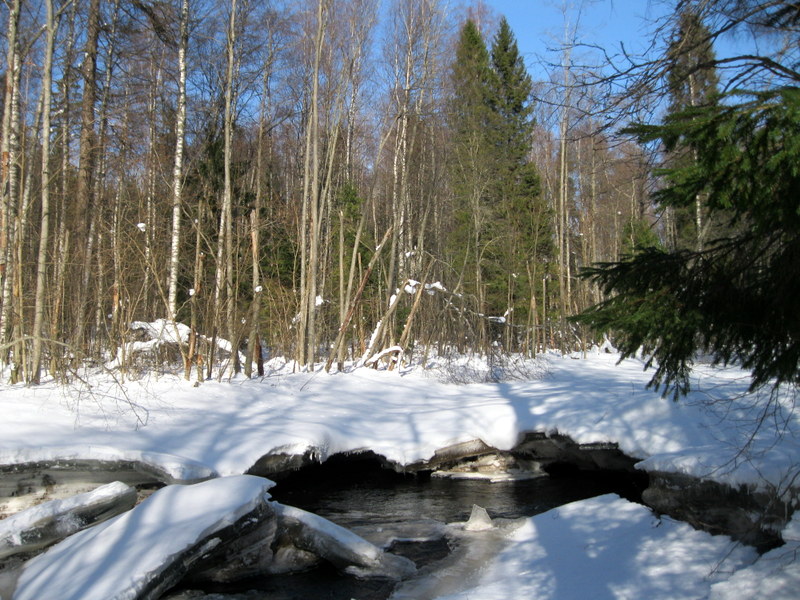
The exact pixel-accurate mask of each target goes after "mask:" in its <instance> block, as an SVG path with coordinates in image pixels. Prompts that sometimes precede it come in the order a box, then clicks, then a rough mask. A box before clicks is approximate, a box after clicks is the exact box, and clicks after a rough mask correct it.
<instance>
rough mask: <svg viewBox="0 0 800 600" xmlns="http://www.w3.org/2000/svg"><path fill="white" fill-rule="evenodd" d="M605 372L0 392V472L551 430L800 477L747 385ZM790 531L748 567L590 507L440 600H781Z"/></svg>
mask: <svg viewBox="0 0 800 600" xmlns="http://www.w3.org/2000/svg"><path fill="white" fill-rule="evenodd" d="M616 362H617V357H616V356H614V355H609V354H604V353H594V354H589V355H588V356H586V357H585V358H579V357H560V356H548V357H547V358H546V359H541V360H540V362H539V363H538V366H536V367H535V368H534V369H532V371H537V372H538V373H539V376H538V377H536V378H533V379H529V380H514V381H506V382H502V383H476V384H469V385H457V384H453V383H442V381H441V378H439V379H437V378H436V377H434V376H433V373H434V372H435V371H434V370H427V371H422V370H403V371H399V372H398V371H393V372H388V371H381V370H378V371H375V370H371V369H363V368H362V369H356V370H353V371H351V372H347V373H334V374H327V373H324V372H322V371H318V372H314V373H294V374H292V373H291V368H290V366H289V365H285V364H283V363H280V362H273V363H270V364H269V365H268V369H269V370H268V374H267V376H266V377H264V378H261V379H253V380H244V379H234V380H233V381H231V382H222V383H219V382H204V383H203V384H202V385H200V386H199V387H194V386H193V385H192V384H191V383H188V382H185V381H182V380H180V379H178V378H173V377H160V378H156V377H151V378H148V379H144V380H140V381H136V382H128V383H125V384H124V385H119V384H118V382H117V381H115V380H112V379H102V378H97V379H93V380H92V386H91V388H88V387H83V388H81V389H78V388H75V387H73V388H60V387H57V386H55V385H42V386H38V387H31V388H24V387H3V388H1V389H0V407H1V408H2V413H3V417H4V418H3V419H2V421H0V464H3V463H9V462H27V461H35V460H40V459H49V458H53V457H56V456H61V455H64V456H67V457H70V458H92V457H95V456H99V457H101V458H103V457H108V456H109V455H118V456H124V457H132V458H135V459H136V460H145V461H150V462H152V463H153V464H157V465H161V466H162V467H163V468H164V469H165V470H167V471H168V472H170V473H172V474H173V475H174V476H176V478H178V479H180V475H181V474H182V473H185V474H187V476H191V475H192V474H197V473H204V472H208V473H210V472H212V471H213V472H216V473H217V474H219V475H221V476H226V475H236V474H240V473H243V472H244V471H245V470H247V469H248V468H249V467H250V466H252V465H253V464H254V463H255V462H256V460H257V459H258V458H260V457H261V456H262V455H264V454H266V453H268V452H291V453H302V452H303V451H305V450H306V449H309V448H313V449H315V451H317V452H318V453H319V454H320V458H322V459H324V458H326V457H327V456H330V455H332V454H334V453H337V452H346V451H351V450H358V449H370V450H373V451H374V452H376V453H378V454H381V455H383V456H385V457H386V458H388V459H390V460H392V461H395V462H397V463H399V464H410V463H413V462H415V461H417V460H422V459H429V458H431V457H432V456H433V453H434V452H435V451H436V450H437V449H440V448H443V447H446V446H448V445H451V444H454V443H458V442H464V441H469V440H473V439H481V440H483V441H484V442H486V443H487V444H489V445H491V446H494V447H497V448H500V449H508V448H511V447H513V446H514V445H515V444H516V443H517V441H518V439H519V435H520V433H521V432H525V431H546V432H556V431H558V432H560V433H563V434H566V435H569V436H570V437H572V438H573V439H574V440H575V441H577V442H579V443H588V442H607V441H613V442H617V443H618V444H619V446H620V448H621V449H622V450H623V451H624V452H625V453H627V454H628V455H630V456H634V457H637V458H641V459H643V462H642V463H640V464H641V466H642V467H643V468H647V469H655V470H666V471H678V472H683V473H689V474H692V475H697V476H701V477H710V478H713V479H716V480H719V481H723V482H728V483H732V484H741V483H747V484H753V485H755V486H759V487H762V488H767V487H777V488H779V489H782V490H783V489H785V488H786V485H787V482H788V481H790V479H791V477H792V476H793V475H794V474H795V473H796V472H797V470H798V463H799V462H800V460H798V457H800V419H798V417H797V416H796V415H795V414H794V413H793V412H792V408H793V397H791V396H787V397H784V398H782V399H779V401H778V402H772V403H771V404H770V406H771V407H772V409H774V410H771V411H770V412H768V413H764V411H763V410H762V407H763V406H764V405H765V404H767V402H766V401H767V397H754V396H752V395H748V394H746V390H747V386H748V383H749V379H748V377H747V374H746V373H744V372H742V371H739V370H736V369H725V370H716V369H712V368H710V367H704V366H699V367H697V368H696V369H695V384H696V389H697V391H695V392H693V393H692V394H691V395H690V396H689V397H688V398H687V399H685V400H682V401H680V402H678V403H674V402H672V401H671V400H669V399H665V398H662V397H660V396H659V395H658V394H657V393H655V392H653V391H651V390H647V389H645V385H646V383H647V381H648V380H649V378H650V373H646V372H643V370H642V363H641V362H640V361H637V360H628V361H625V362H623V363H622V364H619V365H617V364H616ZM450 369H451V373H452V369H453V367H452V365H451V366H450ZM439 373H441V372H439ZM757 423H761V427H760V428H756V427H755V425H756V424H757ZM743 447H744V448H746V451H745V452H742V451H741V450H742V448H743ZM162 463H164V464H162ZM189 478H190V477H189ZM487 485H490V484H488V483H487ZM799 532H800V525H798V524H797V523H795V522H793V523H792V524H790V526H789V527H788V528H787V529H786V531H785V532H784V539H786V540H787V542H789V544H787V546H785V547H783V548H779V549H777V550H775V551H773V553H770V554H768V555H765V556H762V557H761V558H760V559H758V560H757V561H756V562H755V563H754V564H752V566H748V565H749V564H750V563H753V561H754V560H755V556H754V555H753V554H752V552H749V551H746V550H742V549H737V548H735V547H734V545H732V544H731V542H730V541H729V540H727V539H726V538H712V536H709V535H707V534H704V533H700V532H694V531H692V530H691V529H690V528H688V526H686V525H685V524H680V523H674V522H671V521H668V520H666V519H665V520H661V521H659V520H657V519H655V518H654V517H653V516H652V515H651V514H650V513H649V512H648V511H647V510H645V509H644V508H642V507H639V506H636V505H630V504H629V503H627V502H626V501H623V500H620V499H618V498H612V497H604V498H602V499H595V500H592V501H585V502H581V503H576V504H575V505H569V506H568V507H562V508H560V509H557V510H556V511H551V512H549V513H545V515H539V516H537V517H534V518H532V519H529V520H528V521H527V522H526V523H525V524H524V525H523V526H522V527H520V528H519V529H517V530H515V532H514V533H511V534H509V538H508V546H507V547H506V549H505V550H503V551H502V552H501V553H500V555H498V556H497V557H495V559H494V560H492V561H490V563H489V564H487V565H486V566H485V568H484V569H483V570H482V571H481V573H480V574H479V577H478V579H477V580H476V581H473V582H471V583H470V585H471V586H473V587H472V588H471V589H470V590H468V591H463V592H460V593H456V594H455V595H454V596H452V597H454V598H470V597H476V598H477V597H480V598H495V599H498V600H499V599H502V598H517V597H527V596H529V595H530V594H531V591H532V590H535V591H536V594H537V596H536V597H545V598H583V597H596V598H639V597H664V598H666V597H671V598H703V597H714V598H718V599H722V598H734V597H735V598H741V597H743V596H742V594H741V593H740V591H741V590H742V589H745V588H746V589H752V591H753V594H752V595H751V594H746V596H747V597H759V596H758V594H759V593H761V594H763V595H764V597H767V596H768V597H769V598H770V599H771V600H776V599H777V598H781V597H785V598H790V597H791V598H796V597H798V596H800V592H798V591H797V590H798V589H800V587H799V586H798V581H799V580H800V568H798V567H797V566H795V563H794V562H791V561H790V563H789V565H788V566H785V565H784V563H783V562H781V560H782V559H784V558H786V557H787V556H788V557H791V556H792V552H793V549H794V550H796V549H797V544H798V543H799V542H800V540H798V537H800V536H798V535H797V534H798V533H799ZM790 540H794V542H791V541H790ZM792 543H794V546H791V544H792ZM687 573H691V576H688V575H687V576H686V577H682V576H681V575H680V574H687ZM762 580H763V581H767V580H768V581H769V586H767V585H764V584H762ZM581 582H583V583H581ZM474 586H478V587H474ZM589 588H591V590H589ZM598 590H600V591H601V593H600V594H599V595H598ZM656 590H660V591H659V592H658V593H657V592H656ZM453 593H455V592H453ZM659 594H661V595H659ZM781 594H783V595H781ZM448 597H449V596H448Z"/></svg>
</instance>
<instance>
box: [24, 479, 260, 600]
mask: <svg viewBox="0 0 800 600" xmlns="http://www.w3.org/2000/svg"><path fill="white" fill-rule="evenodd" d="M272 485H273V483H272V482H271V481H269V480H266V479H262V478H260V477H253V476H250V475H240V476H236V477H222V478H219V479H212V480H210V481H206V482H203V483H198V484H195V485H190V486H181V485H173V486H168V487H165V488H162V489H161V490H159V491H157V492H155V493H154V494H153V495H152V496H150V497H149V498H148V499H147V500H145V501H144V502H142V503H141V504H140V505H139V506H137V507H136V508H135V509H133V510H131V511H129V512H127V513H125V514H123V515H119V516H118V517H115V518H114V519H111V520H109V521H106V522H104V523H102V524H100V525H96V526H95V527H92V528H91V529H86V530H84V531H81V532H80V533H77V534H75V535H73V536H71V537H69V538H67V539H66V540H64V541H62V542H61V543H59V544H56V545H55V546H53V547H52V548H50V549H48V550H47V551H46V552H44V553H43V554H40V555H39V556H37V557H36V558H34V559H32V560H30V561H29V562H27V563H26V564H25V567H24V568H23V569H22V572H21V574H20V577H19V579H18V581H17V586H16V590H15V591H14V594H13V596H11V598H13V600H155V599H157V598H159V597H160V596H161V595H162V594H163V593H164V592H165V591H166V590H168V589H169V588H171V587H173V586H174V585H175V584H176V583H177V582H179V581H180V580H181V579H182V578H183V577H184V575H185V574H186V573H187V571H189V570H190V569H191V567H192V565H193V564H195V563H196V562H197V561H198V560H199V559H201V558H202V557H204V556H206V555H208V554H209V553H211V552H213V550H214V549H215V548H216V547H217V546H220V545H223V544H225V543H226V542H227V541H230V540H232V539H236V538H238V537H241V536H245V535H247V534H248V533H250V532H251V531H252V530H253V529H256V528H257V527H258V526H259V524H260V523H261V522H262V521H263V520H264V519H265V518H269V517H270V516H271V514H272V508H271V504H270V503H269V502H268V498H269V496H268V493H267V490H269V488H270V487H272Z"/></svg>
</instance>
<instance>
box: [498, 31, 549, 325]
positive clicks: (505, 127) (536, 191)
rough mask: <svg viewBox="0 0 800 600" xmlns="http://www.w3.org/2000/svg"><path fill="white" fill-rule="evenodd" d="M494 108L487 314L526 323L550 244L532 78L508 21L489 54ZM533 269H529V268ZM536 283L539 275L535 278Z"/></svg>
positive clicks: (499, 32)
mask: <svg viewBox="0 0 800 600" xmlns="http://www.w3.org/2000/svg"><path fill="white" fill-rule="evenodd" d="M491 66H492V71H493V73H494V77H493V78H492V79H491V83H492V88H491V90H490V107H491V109H492V122H493V129H492V132H491V134H492V142H493V147H494V153H495V156H494V162H493V164H494V167H495V171H494V181H493V187H492V193H493V196H494V199H495V202H494V203H493V206H494V211H493V215H492V220H491V224H492V233H493V235H492V237H493V238H494V239H495V240H496V242H495V244H493V252H492V253H491V255H490V257H491V258H492V259H493V266H494V267H495V268H494V273H493V277H492V279H491V281H489V282H488V284H487V285H488V286H489V290H488V294H487V295H488V304H489V309H490V310H492V311H493V312H494V313H496V314H503V313H508V315H507V316H510V317H516V321H517V322H523V323H524V322H525V321H526V318H525V317H526V312H527V310H528V307H529V306H530V299H529V296H530V293H531V282H530V281H529V280H528V273H529V272H531V273H535V271H536V265H537V264H538V259H540V258H541V255H542V254H543V253H544V252H546V249H547V248H548V246H549V241H550V232H549V229H548V226H547V224H548V223H549V219H548V217H547V210H546V207H544V206H543V198H542V197H541V195H540V186H539V176H538V172H537V170H536V168H535V167H534V165H533V164H532V162H531V159H530V155H531V148H532V145H533V126H534V121H533V116H532V113H533V104H532V98H531V93H532V88H533V84H532V81H531V77H530V75H529V74H528V72H527V69H526V68H525V63H524V61H523V59H522V55H521V54H520V53H519V49H518V47H517V42H516V39H515V38H514V34H513V33H512V31H511V28H510V27H509V25H508V21H506V19H505V18H503V19H501V21H500V26H499V28H498V31H497V33H496V35H495V37H494V40H493V43H492V50H491ZM529 267H531V268H529ZM533 279H534V281H538V279H539V278H538V276H534V278H533Z"/></svg>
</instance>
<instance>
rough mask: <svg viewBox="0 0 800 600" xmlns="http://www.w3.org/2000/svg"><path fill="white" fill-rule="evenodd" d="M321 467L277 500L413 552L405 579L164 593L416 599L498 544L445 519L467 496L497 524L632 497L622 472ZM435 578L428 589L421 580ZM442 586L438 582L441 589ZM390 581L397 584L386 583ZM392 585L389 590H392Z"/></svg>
mask: <svg viewBox="0 0 800 600" xmlns="http://www.w3.org/2000/svg"><path fill="white" fill-rule="evenodd" d="M347 467H348V468H346V469H344V470H342V467H337V466H336V465H335V464H334V465H329V466H328V467H324V466H323V468H320V467H316V468H313V469H310V470H306V471H304V472H301V473H299V474H297V475H296V476H293V477H290V478H288V479H287V480H285V481H282V482H280V483H279V484H278V486H277V487H276V488H274V489H273V490H272V496H273V498H274V499H275V500H277V501H278V502H281V503H283V504H288V505H291V506H297V507H299V508H302V509H304V510H307V511H311V512H314V513H316V514H318V515H320V516H323V517H325V518H327V519H330V520H331V521H333V522H335V523H337V524H338V525H341V526H343V527H347V528H348V529H351V530H352V531H354V532H355V533H357V534H359V535H360V536H362V537H363V538H365V539H367V540H369V541H371V542H372V543H374V544H376V545H378V546H381V547H384V548H385V549H387V550H389V551H391V552H394V553H396V554H400V555H403V556H406V557H407V558H410V559H411V560H413V561H414V562H415V563H416V565H417V568H418V570H419V574H418V576H417V577H416V578H415V580H412V581H410V582H404V583H403V584H401V585H400V586H399V587H397V584H396V582H394V581H388V580H384V579H367V580H360V579H356V578H354V577H350V576H347V575H343V574H341V573H339V572H337V571H336V569H334V568H333V567H331V566H329V565H324V564H323V565H322V566H319V567H317V568H315V569H313V570H310V571H305V572H303V573H298V574H294V575H290V576H272V577H269V578H259V579H253V580H248V581H243V582H238V583H236V584H235V585H230V584H228V585H225V586H216V587H213V586H211V587H208V588H206V589H205V590H203V591H202V592H200V591H184V592H181V594H179V595H175V596H170V597H169V598H170V600H190V599H191V600H194V599H195V598H197V599H198V600H200V599H203V600H309V599H319V600H351V599H353V598H357V599H358V600H385V599H388V598H390V597H391V598H393V600H406V599H411V598H413V599H414V600H424V598H429V597H435V596H437V595H441V594H442V593H444V592H447V591H449V590H448V589H447V587H446V586H447V585H448V584H447V581H448V578H449V580H451V581H452V583H453V584H454V585H458V584H463V581H464V577H466V576H468V575H469V574H470V573H471V572H474V571H475V567H476V565H475V564H470V563H471V562H476V561H481V560H485V559H487V558H489V557H490V556H491V555H492V554H494V553H495V552H497V551H499V549H500V548H501V547H502V543H503V541H502V540H503V537H504V536H503V534H502V532H501V531H495V532H494V533H492V532H486V533H484V532H477V533H476V534H472V533H465V532H463V531H461V530H460V529H459V528H458V527H451V526H448V524H452V523H457V522H463V521H466V520H468V519H469V516H470V513H471V510H472V506H473V504H477V505H478V506H481V507H484V508H485V509H486V510H487V511H488V513H489V515H490V516H491V517H492V519H493V520H495V519H496V523H497V524H499V525H500V527H501V529H502V527H504V526H511V525H512V524H511V523H510V522H511V521H512V520H514V519H519V518H521V517H530V516H533V515H535V514H539V513H542V512H545V511H547V510H550V509H551V508H555V507H556V506H561V505H563V504H566V503H569V502H573V501H576V500H580V499H584V498H589V497H593V496H597V495H600V494H605V493H609V492H616V493H618V494H620V495H624V496H627V497H629V498H634V499H635V498H636V496H637V494H638V492H639V491H640V490H637V489H636V484H635V482H632V481H631V480H630V479H629V478H628V479H626V478H622V479H620V478H619V477H613V476H610V475H607V474H606V475H603V474H596V475H591V476H587V475H583V474H581V475H579V474H576V473H562V474H560V475H557V476H553V477H540V478H537V479H530V480H525V481H516V482H503V483H490V482H488V481H483V480H452V479H438V478H420V477H411V476H408V477H399V476H396V475H395V474H393V473H389V472H387V471H382V470H380V469H378V468H372V467H371V466H370V465H366V464H360V465H353V464H349V465H347ZM432 581H433V582H437V583H436V587H432V585H430V582H432ZM442 586H445V587H444V589H442ZM396 587H397V589H395V588H396ZM393 593H394V596H393Z"/></svg>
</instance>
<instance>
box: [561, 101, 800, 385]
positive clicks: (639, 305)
mask: <svg viewBox="0 0 800 600" xmlns="http://www.w3.org/2000/svg"><path fill="white" fill-rule="evenodd" d="M634 131H635V132H636V133H637V134H638V136H639V138H640V140H641V141H642V142H650V141H654V140H661V141H662V142H663V143H664V145H665V146H666V148H667V150H671V149H672V148H674V147H675V146H676V144H678V143H683V144H686V145H688V147H690V148H691V149H692V150H693V151H694V152H695V155H696V157H697V160H696V161H694V162H692V163H690V164H687V165H681V166H679V167H675V168H671V169H666V170H664V171H663V172H662V175H663V176H664V178H665V181H666V186H665V187H664V188H663V189H661V190H660V191H659V192H658V193H657V194H656V199H657V200H658V202H660V203H661V204H663V205H666V206H674V207H685V206H689V205H690V204H692V203H694V202H695V199H696V198H697V197H698V195H701V196H702V197H703V198H704V199H705V206H706V208H707V210H708V211H709V212H710V213H712V214H724V215H726V218H727V219H728V220H729V225H731V227H732V229H731V230H730V231H731V232H732V233H730V234H729V235H727V236H726V237H722V238H718V239H715V240H712V241H709V243H708V244H706V246H705V247H704V248H703V250H702V251H697V250H676V251H673V252H667V251H664V250H660V249H656V248H649V249H646V250H644V251H643V252H641V253H639V254H637V255H635V256H632V257H629V259H628V260H624V261H621V262H616V263H606V264H601V265H598V266H596V267H594V268H592V269H589V270H587V271H586V272H585V273H584V276H586V277H589V278H591V279H593V280H594V281H596V282H597V283H598V284H599V285H600V286H601V287H602V288H603V290H604V292H605V293H606V294H607V296H608V299H607V300H606V301H605V302H602V303H600V304H598V305H596V306H594V307H592V308H590V309H589V310H587V311H585V312H584V313H582V314H581V315H579V316H577V317H576V320H577V321H579V322H582V323H585V324H588V325H591V326H592V327H594V328H596V329H598V330H603V331H612V332H613V334H614V338H615V341H616V344H617V345H618V347H619V349H620V350H621V351H622V353H623V355H624V356H626V357H627V356H631V355H634V354H635V353H636V352H637V351H638V350H639V348H643V349H644V351H645V352H646V353H647V354H649V355H650V356H651V358H650V360H649V361H648V366H649V365H650V364H654V365H655V366H656V371H655V375H654V377H653V379H652V381H651V385H653V386H655V387H659V386H664V389H665V390H671V391H672V392H673V393H674V396H675V397H676V398H677V397H678V396H679V395H681V394H685V393H686V392H687V391H688V390H689V380H688V375H689V369H690V367H691V364H692V362H693V360H694V359H695V357H696V355H697V353H698V352H704V353H707V354H709V355H710V356H711V357H712V359H713V360H714V362H715V363H722V364H728V363H733V362H735V363H740V364H741V365H742V366H743V367H744V368H747V369H750V370H751V371H752V374H753V380H752V386H751V388H752V389H755V388H758V387H761V386H765V385H767V386H774V387H777V386H780V385H782V384H797V383H800V368H799V365H800V89H798V88H795V87H791V88H783V89H778V90H772V91H765V92H759V93H748V94H744V93H739V94H737V95H735V96H734V95H732V96H729V97H728V98H726V99H725V102H723V103H721V104H719V105H711V106H705V107H697V108H691V109H688V110H686V111H683V112H680V113H677V114H673V115H670V116H669V117H668V119H667V121H666V122H665V123H664V124H663V125H659V126H640V127H637V128H635V129H634Z"/></svg>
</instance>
